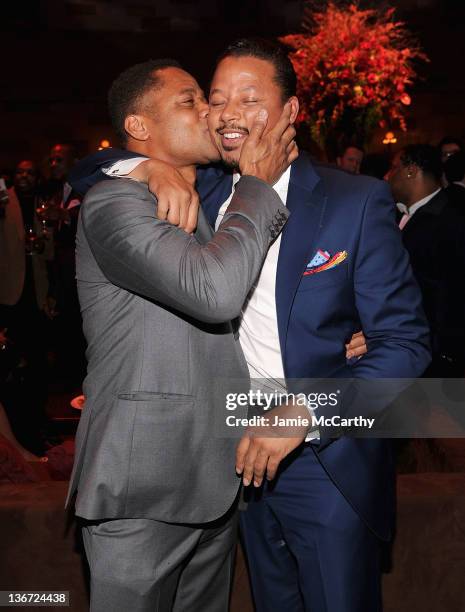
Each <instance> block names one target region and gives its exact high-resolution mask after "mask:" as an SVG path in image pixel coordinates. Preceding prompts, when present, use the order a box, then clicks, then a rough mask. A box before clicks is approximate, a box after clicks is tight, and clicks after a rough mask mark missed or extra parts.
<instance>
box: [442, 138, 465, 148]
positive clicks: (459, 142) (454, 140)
mask: <svg viewBox="0 0 465 612" xmlns="http://www.w3.org/2000/svg"><path fill="white" fill-rule="evenodd" d="M447 144H455V145H457V146H458V148H459V149H460V150H461V151H463V150H464V146H463V140H460V138H452V137H451V136H445V137H444V138H443V139H442V140H441V142H440V143H439V144H438V148H439V149H442V147H443V146H444V145H447Z"/></svg>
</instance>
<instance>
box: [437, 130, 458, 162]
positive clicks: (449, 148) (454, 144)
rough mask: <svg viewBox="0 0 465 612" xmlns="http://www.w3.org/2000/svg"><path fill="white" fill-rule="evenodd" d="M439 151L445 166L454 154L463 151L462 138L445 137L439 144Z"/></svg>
mask: <svg viewBox="0 0 465 612" xmlns="http://www.w3.org/2000/svg"><path fill="white" fill-rule="evenodd" d="M438 149H439V153H440V155H441V163H443V164H444V163H445V162H446V161H447V159H448V158H449V157H450V156H451V155H454V153H458V152H459V151H463V150H464V146H463V142H462V140H460V138H451V137H449V136H445V137H444V138H443V139H442V140H441V142H440V143H439V144H438Z"/></svg>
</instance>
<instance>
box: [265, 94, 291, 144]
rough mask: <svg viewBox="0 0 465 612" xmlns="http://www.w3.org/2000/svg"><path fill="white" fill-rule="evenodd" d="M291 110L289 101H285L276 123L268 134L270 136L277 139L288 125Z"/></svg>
mask: <svg viewBox="0 0 465 612" xmlns="http://www.w3.org/2000/svg"><path fill="white" fill-rule="evenodd" d="M291 112H292V109H291V105H290V104H289V102H286V104H285V105H284V108H283V110H282V113H281V116H280V117H279V119H278V121H277V123H276V125H275V126H274V128H273V129H272V130H270V135H271V137H272V138H276V139H277V140H279V139H280V138H281V136H282V135H283V134H284V132H285V131H286V130H287V129H288V127H289V126H290V120H291Z"/></svg>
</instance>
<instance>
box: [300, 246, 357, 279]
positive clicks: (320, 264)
mask: <svg viewBox="0 0 465 612" xmlns="http://www.w3.org/2000/svg"><path fill="white" fill-rule="evenodd" d="M345 259H347V251H339V252H338V253H336V254H335V255H332V256H331V255H330V254H329V253H328V251H323V250H321V249H318V251H317V252H316V253H315V255H314V256H313V258H312V259H311V260H310V262H309V263H308V264H307V269H306V270H305V272H304V273H303V276H309V275H310V274H316V273H317V272H324V271H325V270H331V268H334V267H335V266H338V265H339V264H340V263H342V262H343V261H344V260H345Z"/></svg>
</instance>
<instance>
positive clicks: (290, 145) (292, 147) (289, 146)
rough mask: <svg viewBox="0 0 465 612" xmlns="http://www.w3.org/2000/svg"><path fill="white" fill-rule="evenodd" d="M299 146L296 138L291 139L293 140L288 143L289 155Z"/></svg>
mask: <svg viewBox="0 0 465 612" xmlns="http://www.w3.org/2000/svg"><path fill="white" fill-rule="evenodd" d="M296 146H297V143H296V141H295V140H291V142H290V143H289V144H288V145H287V147H286V153H287V154H288V155H289V153H290V152H291V151H292V150H293V149H294V148H295V147H296Z"/></svg>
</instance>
